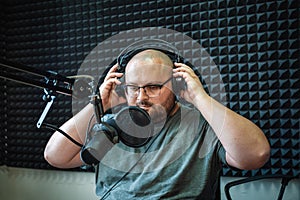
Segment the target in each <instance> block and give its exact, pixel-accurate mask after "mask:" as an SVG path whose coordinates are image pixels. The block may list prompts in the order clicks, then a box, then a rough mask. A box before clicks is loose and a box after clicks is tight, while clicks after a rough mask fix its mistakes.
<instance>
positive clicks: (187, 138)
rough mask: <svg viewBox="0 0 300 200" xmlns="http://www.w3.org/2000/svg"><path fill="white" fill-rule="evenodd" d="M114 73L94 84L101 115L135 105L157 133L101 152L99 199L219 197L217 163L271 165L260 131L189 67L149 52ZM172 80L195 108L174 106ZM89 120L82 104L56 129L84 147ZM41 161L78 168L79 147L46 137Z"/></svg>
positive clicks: (56, 137)
mask: <svg viewBox="0 0 300 200" xmlns="http://www.w3.org/2000/svg"><path fill="white" fill-rule="evenodd" d="M117 68H118V66H117V64H116V65H114V66H113V67H112V68H111V69H110V70H109V72H108V73H107V75H106V78H105V79H104V82H103V83H102V85H101V86H100V95H101V99H102V104H103V107H104V110H108V109H110V108H112V107H114V106H116V105H118V104H121V103H125V102H127V104H128V105H129V106H137V107H139V108H141V109H143V110H145V111H146V112H147V113H148V114H149V115H150V117H151V120H152V122H153V123H154V130H155V131H154V134H153V136H152V137H151V138H150V141H149V142H148V143H147V144H145V145H143V146H142V147H138V148H135V147H130V146H127V145H125V144H123V143H122V142H119V143H117V144H114V145H112V148H109V149H106V150H105V152H104V154H105V156H104V157H103V158H101V161H100V163H99V164H98V165H97V166H96V169H97V172H98V173H97V174H96V180H97V181H96V193H97V195H98V196H99V197H100V198H101V199H205V200H207V199H220V195H219V174H220V171H221V168H222V163H223V164H226V165H228V166H230V167H234V168H238V169H245V170H250V169H257V168H259V167H261V166H263V165H264V164H265V162H266V161H267V160H268V159H269V154H270V146H269V143H268V141H267V139H266V137H265V135H264V134H263V132H262V131H261V129H260V128H259V127H257V126H256V125H255V124H254V123H252V122H251V121H250V120H248V119H246V118H244V117H242V116H241V115H238V114H237V113H235V112H233V111H232V110H230V109H228V108H226V107H225V106H223V105H222V104H220V103H218V102H217V101H215V100H214V99H213V98H211V97H210V96H209V95H208V94H207V93H206V92H205V90H204V89H203V86H202V84H201V82H200V80H199V78H198V76H197V75H196V74H195V73H194V71H193V70H192V69H191V68H190V67H189V66H187V65H185V64H183V63H173V62H172V61H171V59H170V58H169V57H168V56H167V55H166V54H165V53H163V52H161V51H159V50H154V49H148V50H144V51H142V52H139V53H137V54H136V55H134V56H133V57H132V58H131V59H130V60H129V62H128V63H127V65H126V69H125V74H123V73H119V72H118V71H117ZM122 76H124V77H125V82H124V83H122V82H121V81H120V80H119V78H121V77H122ZM176 77H182V78H183V79H184V81H185V83H186V89H185V90H182V91H181V92H180V94H177V95H180V97H182V98H184V99H185V100H186V101H187V102H189V103H191V104H192V105H193V106H194V107H193V108H191V107H188V106H186V105H182V104H181V103H179V102H178V101H177V98H176V95H175V94H174V92H173V85H172V84H173V79H174V78H176ZM116 85H122V86H123V87H124V90H125V95H126V99H124V98H123V97H120V96H118V94H117V93H116V92H115V86H116ZM92 114H93V107H92V106H91V105H87V106H86V107H85V108H84V109H83V110H82V111H81V112H79V113H78V114H77V115H75V116H74V117H73V118H71V119H70V120H69V121H67V122H66V123H65V124H64V125H63V126H62V127H61V129H62V130H64V131H65V132H67V133H68V134H69V135H70V136H72V137H73V138H74V139H75V140H77V141H81V142H82V143H84V138H85V132H86V128H87V124H88V121H89V119H90V118H91V116H92ZM112 117H113V114H111V115H107V116H105V118H112ZM79 122H80V123H79ZM103 151H104V150H103ZM58 155H59V156H58ZM45 158H46V160H47V161H48V162H49V163H50V164H52V165H53V166H56V167H61V168H72V167H78V166H81V165H83V164H84V163H83V162H82V160H81V159H80V148H79V147H78V146H76V145H74V144H73V143H72V142H71V141H69V140H68V139H67V138H66V137H64V136H62V135H61V134H60V133H58V132H55V133H54V134H53V136H52V137H51V138H50V140H49V142H48V144H47V146H46V149H45Z"/></svg>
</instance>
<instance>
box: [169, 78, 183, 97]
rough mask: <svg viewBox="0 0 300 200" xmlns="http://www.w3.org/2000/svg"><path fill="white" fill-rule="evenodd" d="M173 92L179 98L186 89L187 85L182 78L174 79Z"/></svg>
mask: <svg viewBox="0 0 300 200" xmlns="http://www.w3.org/2000/svg"><path fill="white" fill-rule="evenodd" d="M172 87H173V92H174V94H175V95H176V96H177V95H179V94H180V91H182V90H185V89H186V83H185V81H184V79H183V78H182V77H177V78H175V77H174V78H173V79H172Z"/></svg>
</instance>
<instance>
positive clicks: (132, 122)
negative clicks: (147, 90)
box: [80, 106, 154, 165]
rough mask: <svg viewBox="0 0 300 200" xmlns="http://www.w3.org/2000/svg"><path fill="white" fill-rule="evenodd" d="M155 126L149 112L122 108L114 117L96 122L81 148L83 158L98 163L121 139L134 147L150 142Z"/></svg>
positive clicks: (91, 163) (129, 107)
mask: <svg viewBox="0 0 300 200" xmlns="http://www.w3.org/2000/svg"><path fill="white" fill-rule="evenodd" d="M153 132H154V126H153V123H152V122H151V118H150V116H149V114H148V113H147V112H146V111H145V110H143V109H141V108H139V107H137V106H127V107H124V108H122V109H121V110H120V111H119V112H118V113H117V114H116V116H115V117H114V118H110V119H108V120H106V121H104V122H100V123H96V124H95V125H94V126H93V128H92V129H91V131H90V132H89V133H88V136H87V139H86V142H85V143H86V145H84V147H83V148H82V149H81V152H80V156H81V160H82V161H83V162H84V163H86V164H88V165H96V164H98V163H99V162H100V160H101V159H102V158H103V157H104V155H105V154H106V153H107V152H108V151H109V150H110V149H111V148H112V147H113V146H114V144H116V143H119V142H120V141H121V142H122V143H123V144H125V145H127V146H129V147H133V148H138V147H141V146H143V145H145V144H147V143H148V142H149V140H150V139H151V138H152V135H153Z"/></svg>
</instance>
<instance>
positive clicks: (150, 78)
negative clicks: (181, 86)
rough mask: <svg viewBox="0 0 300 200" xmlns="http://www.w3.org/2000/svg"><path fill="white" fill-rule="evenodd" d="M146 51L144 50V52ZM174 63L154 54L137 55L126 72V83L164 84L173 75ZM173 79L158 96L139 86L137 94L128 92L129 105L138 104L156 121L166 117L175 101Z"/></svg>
mask: <svg viewBox="0 0 300 200" xmlns="http://www.w3.org/2000/svg"><path fill="white" fill-rule="evenodd" d="M143 53H144V52H142V54H143ZM172 66H173V63H172V62H171V61H170V60H169V61H168V60H164V59H162V58H159V57H158V58H156V57H154V56H152V57H147V56H137V58H135V57H134V58H132V59H131V60H130V61H129V62H128V64H127V66H126V72H125V80H126V85H134V86H138V87H143V86H146V85H156V84H158V85H162V84H163V83H165V82H166V81H167V80H170V78H171V77H172ZM171 88H172V81H171V80H170V81H167V82H166V83H165V84H164V85H163V86H162V87H161V89H160V93H159V95H158V96H155V97H152V96H151V95H150V97H149V94H147V92H146V90H145V89H143V88H139V89H138V91H137V93H136V95H134V96H132V95H129V94H127V93H126V98H127V101H128V105H129V106H138V107H140V108H142V109H144V110H145V111H147V112H148V113H149V115H150V116H151V118H152V119H153V121H154V122H160V121H162V120H164V119H166V117H167V114H168V113H169V112H170V110H171V108H172V107H173V105H174V102H175V96H174V94H173V92H172V89H171Z"/></svg>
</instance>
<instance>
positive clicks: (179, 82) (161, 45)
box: [117, 39, 186, 96]
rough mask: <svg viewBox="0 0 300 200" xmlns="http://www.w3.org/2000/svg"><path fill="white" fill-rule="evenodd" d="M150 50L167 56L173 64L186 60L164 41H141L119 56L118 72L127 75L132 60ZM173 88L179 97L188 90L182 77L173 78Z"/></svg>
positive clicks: (122, 80)
mask: <svg viewBox="0 0 300 200" xmlns="http://www.w3.org/2000/svg"><path fill="white" fill-rule="evenodd" d="M148 49H153V50H157V51H160V52H162V53H164V54H166V55H167V56H168V57H169V58H170V59H171V61H172V62H173V63H174V62H183V61H184V59H183V58H182V57H180V55H179V53H178V50H177V49H176V47H175V46H173V45H171V44H170V43H168V42H166V41H164V40H160V39H147V40H140V41H137V42H135V43H133V44H132V45H130V46H128V47H127V48H125V49H124V50H123V51H122V52H121V54H120V55H119V56H118V58H117V62H118V66H119V68H118V72H121V73H125V68H126V66H127V63H128V62H129V61H130V60H131V58H133V57H134V56H135V55H136V54H138V53H140V52H142V51H145V50H148ZM174 67H175V66H174V65H173V68H174ZM121 82H124V76H123V77H122V79H121ZM172 88H173V92H174V94H175V95H176V96H177V95H178V94H179V93H180V91H181V90H185V89H186V83H185V81H184V79H183V78H181V77H178V78H173V79H172ZM118 93H119V92H118Z"/></svg>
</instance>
